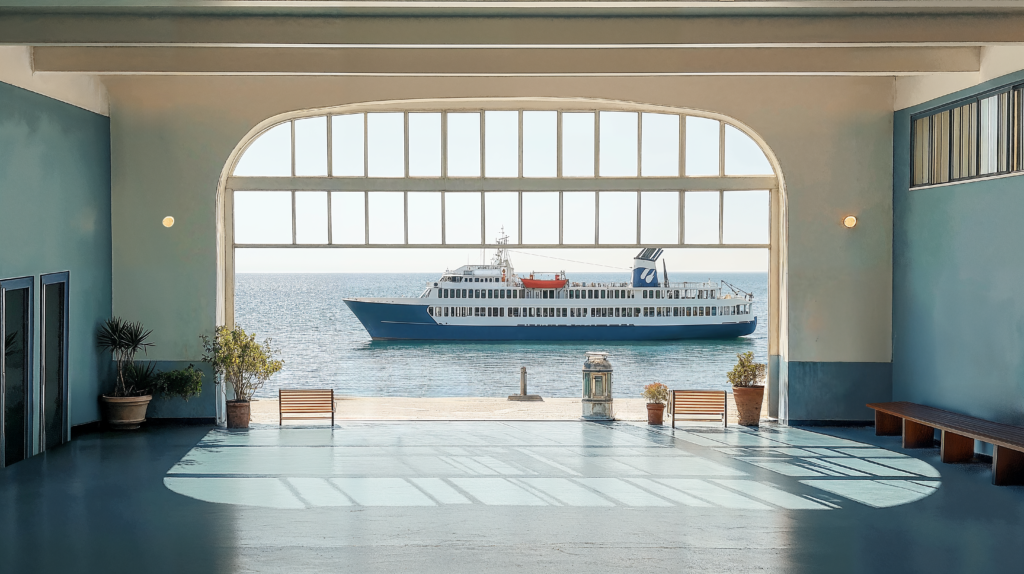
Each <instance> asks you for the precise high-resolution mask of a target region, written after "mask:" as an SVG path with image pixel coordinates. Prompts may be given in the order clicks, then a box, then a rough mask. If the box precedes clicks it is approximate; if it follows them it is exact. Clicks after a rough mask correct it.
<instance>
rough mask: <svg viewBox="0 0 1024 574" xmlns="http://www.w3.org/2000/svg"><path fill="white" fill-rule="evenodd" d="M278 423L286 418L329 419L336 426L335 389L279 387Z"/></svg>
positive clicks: (281, 422)
mask: <svg viewBox="0 0 1024 574" xmlns="http://www.w3.org/2000/svg"><path fill="white" fill-rule="evenodd" d="M277 404H278V423H277V424H278V425H283V424H284V421H285V420H290V421H291V420H327V419H328V418H330V419H331V426H334V389H278V391H277Z"/></svg>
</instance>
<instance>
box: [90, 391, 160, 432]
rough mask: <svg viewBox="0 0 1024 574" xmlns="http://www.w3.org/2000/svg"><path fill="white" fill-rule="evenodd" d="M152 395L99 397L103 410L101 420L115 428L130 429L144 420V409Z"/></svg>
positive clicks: (135, 427)
mask: <svg viewBox="0 0 1024 574" xmlns="http://www.w3.org/2000/svg"><path fill="white" fill-rule="evenodd" d="M151 400H153V396H152V395H145V396H142V397H108V396H106V395H103V396H102V397H100V404H101V405H102V407H103V408H102V411H103V422H105V423H106V424H107V426H108V427H110V428H112V429H117V430H132V429H137V428H139V425H141V424H142V423H144V422H146V409H147V408H149V401H151Z"/></svg>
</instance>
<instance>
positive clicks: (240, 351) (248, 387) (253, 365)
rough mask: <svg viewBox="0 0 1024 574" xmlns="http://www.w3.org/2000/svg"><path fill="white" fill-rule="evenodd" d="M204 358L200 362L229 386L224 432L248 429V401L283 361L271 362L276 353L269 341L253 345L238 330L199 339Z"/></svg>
mask: <svg viewBox="0 0 1024 574" xmlns="http://www.w3.org/2000/svg"><path fill="white" fill-rule="evenodd" d="M201 337H202V339H203V348H204V349H205V351H206V354H205V355H203V361H206V362H208V363H210V364H211V365H212V366H213V371H214V372H215V373H216V374H217V376H218V377H219V378H220V382H225V383H227V384H229V385H231V389H232V391H234V394H235V398H234V399H233V400H230V401H228V402H227V411H228V428H249V414H250V405H249V401H251V400H252V397H253V395H254V394H256V391H258V390H260V388H262V387H263V385H264V384H266V382H267V380H268V379H270V377H271V375H273V374H274V373H276V372H278V371H280V370H281V368H282V367H283V366H284V361H280V360H275V359H274V355H275V354H276V353H277V352H276V351H275V350H274V349H272V348H271V346H270V339H267V340H265V341H263V343H258V342H256V334H255V333H252V334H249V333H246V332H245V330H244V329H242V328H241V327H235V328H234V329H228V328H227V327H223V326H222V327H217V330H216V331H215V332H214V335H213V337H208V336H206V335H202V336H201Z"/></svg>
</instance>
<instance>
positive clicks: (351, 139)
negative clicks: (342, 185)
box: [331, 114, 365, 201]
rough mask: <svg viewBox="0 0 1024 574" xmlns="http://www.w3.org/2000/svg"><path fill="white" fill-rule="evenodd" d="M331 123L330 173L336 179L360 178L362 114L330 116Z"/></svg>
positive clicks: (361, 172) (362, 141)
mask: <svg viewBox="0 0 1024 574" xmlns="http://www.w3.org/2000/svg"><path fill="white" fill-rule="evenodd" d="M331 122H332V124H331V138H333V139H334V142H333V143H332V144H331V173H332V174H333V175H335V176H338V177H362V175H363V173H364V167H365V163H364V158H363V143H364V139H363V138H364V134H363V114H347V115H344V116H331ZM332 201H333V200H332Z"/></svg>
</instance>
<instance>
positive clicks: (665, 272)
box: [655, 259, 671, 287]
mask: <svg viewBox="0 0 1024 574" xmlns="http://www.w3.org/2000/svg"><path fill="white" fill-rule="evenodd" d="M655 269H657V268H655ZM661 274H662V275H664V276H665V287H671V285H669V283H668V266H667V265H665V260H664V259H662V260H661Z"/></svg>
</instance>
